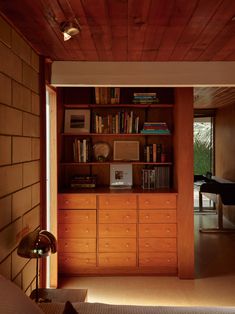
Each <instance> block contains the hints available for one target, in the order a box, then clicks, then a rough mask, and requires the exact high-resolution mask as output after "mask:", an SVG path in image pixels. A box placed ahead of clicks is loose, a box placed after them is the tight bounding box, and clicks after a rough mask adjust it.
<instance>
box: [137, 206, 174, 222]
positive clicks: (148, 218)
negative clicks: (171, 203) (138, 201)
mask: <svg viewBox="0 0 235 314" xmlns="http://www.w3.org/2000/svg"><path fill="white" fill-rule="evenodd" d="M139 222H140V223H149V222H150V223H175V222H176V210H174V209H156V210H149V209H145V210H140V211H139Z"/></svg>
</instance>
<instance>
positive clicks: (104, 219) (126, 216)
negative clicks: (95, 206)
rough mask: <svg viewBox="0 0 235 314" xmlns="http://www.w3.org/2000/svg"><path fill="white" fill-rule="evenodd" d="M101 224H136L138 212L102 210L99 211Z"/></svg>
mask: <svg viewBox="0 0 235 314" xmlns="http://www.w3.org/2000/svg"><path fill="white" fill-rule="evenodd" d="M99 222H100V223H109V222H110V223H112V222H114V223H118V222H119V223H136V211H135V210H132V209H130V210H126V209H119V210H100V211H99Z"/></svg>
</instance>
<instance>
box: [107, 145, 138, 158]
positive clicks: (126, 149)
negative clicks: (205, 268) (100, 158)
mask: <svg viewBox="0 0 235 314" xmlns="http://www.w3.org/2000/svg"><path fill="white" fill-rule="evenodd" d="M139 146H140V143H139V141H114V142H113V160H115V161H139V159H140V148H139Z"/></svg>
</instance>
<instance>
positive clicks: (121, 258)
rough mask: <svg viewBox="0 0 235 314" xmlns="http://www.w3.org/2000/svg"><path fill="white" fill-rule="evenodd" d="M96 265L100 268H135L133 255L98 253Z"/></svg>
mask: <svg viewBox="0 0 235 314" xmlns="http://www.w3.org/2000/svg"><path fill="white" fill-rule="evenodd" d="M98 265H99V266H100V267H124V266H131V267H134V266H136V254H135V253H99V257H98Z"/></svg>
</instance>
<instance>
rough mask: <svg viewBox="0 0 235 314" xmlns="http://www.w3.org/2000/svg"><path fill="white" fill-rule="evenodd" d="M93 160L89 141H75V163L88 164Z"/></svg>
mask: <svg viewBox="0 0 235 314" xmlns="http://www.w3.org/2000/svg"><path fill="white" fill-rule="evenodd" d="M90 159H91V144H90V141H89V139H81V140H80V139H77V138H76V139H75V140H74V141H73V160H74V162H88V161H90Z"/></svg>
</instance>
